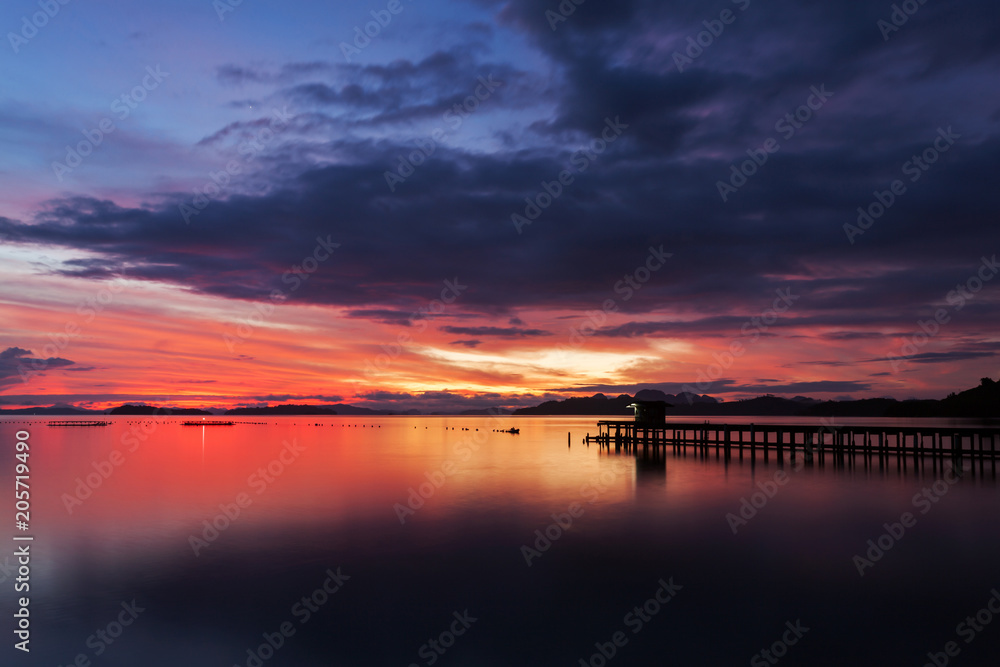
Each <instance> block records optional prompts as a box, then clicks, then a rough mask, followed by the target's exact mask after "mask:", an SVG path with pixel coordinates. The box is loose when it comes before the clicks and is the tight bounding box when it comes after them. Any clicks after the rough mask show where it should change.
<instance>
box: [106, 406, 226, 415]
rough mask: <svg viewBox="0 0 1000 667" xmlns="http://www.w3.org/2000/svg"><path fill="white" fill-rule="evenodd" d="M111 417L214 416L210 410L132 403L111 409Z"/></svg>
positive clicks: (109, 412)
mask: <svg viewBox="0 0 1000 667" xmlns="http://www.w3.org/2000/svg"><path fill="white" fill-rule="evenodd" d="M108 414H109V415H160V416H169V415H210V414H212V413H211V412H209V411H208V410H199V409H198V408H159V407H157V406H155V405H132V404H131V403H126V404H125V405H119V406H118V407H117V408H111V410H109V411H108Z"/></svg>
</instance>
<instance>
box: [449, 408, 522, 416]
mask: <svg viewBox="0 0 1000 667" xmlns="http://www.w3.org/2000/svg"><path fill="white" fill-rule="evenodd" d="M458 414H460V415H509V414H510V410H506V409H504V408H483V409H482V410H462V411H461V412H459V413H458Z"/></svg>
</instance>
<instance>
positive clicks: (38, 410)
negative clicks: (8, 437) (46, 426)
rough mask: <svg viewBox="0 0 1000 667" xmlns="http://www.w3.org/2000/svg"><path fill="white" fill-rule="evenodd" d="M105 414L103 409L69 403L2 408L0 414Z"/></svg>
mask: <svg viewBox="0 0 1000 667" xmlns="http://www.w3.org/2000/svg"><path fill="white" fill-rule="evenodd" d="M100 414H104V413H103V412H102V411H101V410H81V409H80V408H74V407H72V406H68V405H53V406H50V407H47V408H42V407H35V408H16V409H14V410H0V415H46V416H49V415H51V416H65V415H100Z"/></svg>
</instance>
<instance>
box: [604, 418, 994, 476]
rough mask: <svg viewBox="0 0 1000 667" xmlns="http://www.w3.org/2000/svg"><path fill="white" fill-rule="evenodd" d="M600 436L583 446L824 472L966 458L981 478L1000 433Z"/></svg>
mask: <svg viewBox="0 0 1000 667" xmlns="http://www.w3.org/2000/svg"><path fill="white" fill-rule="evenodd" d="M597 426H598V433H597V435H590V434H588V435H587V436H586V438H584V442H586V443H587V444H590V443H597V444H598V445H599V446H600V447H601V448H602V449H604V448H606V449H607V450H608V451H611V447H614V448H615V451H616V452H625V453H631V454H635V455H642V456H646V457H653V458H659V457H660V455H661V454H662V453H665V452H666V451H667V448H670V449H671V450H673V452H674V453H676V454H686V453H687V452H688V451H693V452H694V453H695V454H697V455H699V456H705V457H708V456H711V454H712V453H713V452H714V454H715V458H717V459H720V458H724V459H725V460H727V461H728V460H730V459H731V458H732V456H733V455H734V454H736V455H737V456H739V458H740V460H741V461H742V460H743V457H744V455H746V456H748V457H749V458H750V460H751V461H755V460H757V458H758V457H760V458H762V459H763V460H764V461H765V462H767V461H768V460H769V459H770V457H771V456H774V457H775V458H776V460H777V462H778V463H783V462H784V460H785V457H786V456H787V457H788V459H789V460H790V461H791V462H793V463H794V462H795V460H796V457H797V456H801V457H802V459H803V460H804V461H805V462H806V463H811V462H813V461H814V460H816V461H818V462H819V465H824V462H825V461H826V459H827V458H829V459H830V460H832V462H833V463H834V465H842V466H853V465H854V463H855V461H856V460H858V459H860V460H862V461H863V462H864V464H865V465H866V466H867V465H870V464H871V463H872V461H873V460H876V459H877V460H878V462H879V464H880V465H887V464H888V463H889V461H890V460H895V462H896V465H897V467H901V468H903V469H905V468H906V464H907V461H908V460H912V461H913V465H914V466H915V467H916V466H920V465H922V463H923V462H924V460H925V459H932V460H933V461H934V465H935V466H936V465H937V463H938V462H939V461H941V460H945V459H951V460H952V461H959V460H961V459H970V460H971V461H972V462H973V465H974V464H975V463H976V462H978V463H979V469H980V471H982V470H983V469H984V467H985V465H986V462H989V465H990V468H991V469H992V471H993V473H994V474H996V462H997V458H998V457H1000V427H952V426H905V427H904V426H867V425H866V426H859V425H844V424H834V423H833V422H829V423H823V424H820V425H816V424H795V425H790V424H715V423H709V422H704V423H682V424H664V423H660V424H650V423H643V422H640V421H631V420H629V421H609V420H605V421H599V422H597Z"/></svg>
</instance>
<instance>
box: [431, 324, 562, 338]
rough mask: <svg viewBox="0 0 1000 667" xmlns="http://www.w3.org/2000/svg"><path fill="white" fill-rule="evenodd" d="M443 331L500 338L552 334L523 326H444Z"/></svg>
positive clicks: (458, 334)
mask: <svg viewBox="0 0 1000 667" xmlns="http://www.w3.org/2000/svg"><path fill="white" fill-rule="evenodd" d="M441 331H444V332H445V333H450V334H455V335H457V336H496V337H498V338H532V337H535V336H551V335H552V332H551V331H543V330H542V329H525V328H523V327H455V326H444V327H441Z"/></svg>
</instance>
